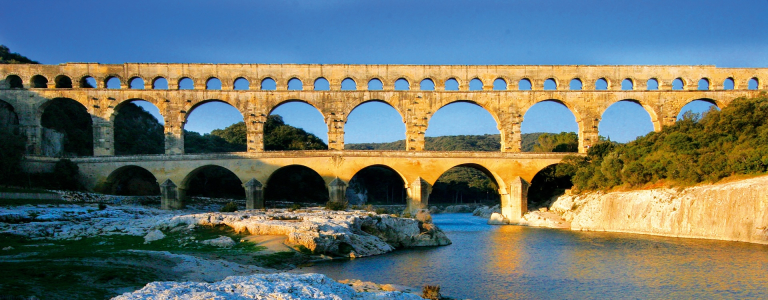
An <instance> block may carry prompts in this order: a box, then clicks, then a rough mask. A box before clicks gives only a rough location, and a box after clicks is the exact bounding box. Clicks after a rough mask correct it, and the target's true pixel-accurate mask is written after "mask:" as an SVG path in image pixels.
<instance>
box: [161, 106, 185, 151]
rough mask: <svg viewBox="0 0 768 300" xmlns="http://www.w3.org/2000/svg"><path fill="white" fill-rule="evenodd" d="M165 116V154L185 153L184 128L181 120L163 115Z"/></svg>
mask: <svg viewBox="0 0 768 300" xmlns="http://www.w3.org/2000/svg"><path fill="white" fill-rule="evenodd" d="M163 117H164V118H165V127H164V131H165V154H170V155H173V154H184V129H183V124H184V123H182V122H181V121H179V120H177V119H176V118H173V117H170V116H166V115H163Z"/></svg>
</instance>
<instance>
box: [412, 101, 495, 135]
mask: <svg viewBox="0 0 768 300" xmlns="http://www.w3.org/2000/svg"><path fill="white" fill-rule="evenodd" d="M453 103H470V104H474V105H477V106H479V107H481V108H482V109H484V110H485V111H487V112H488V113H489V114H490V115H491V117H493V121H494V122H496V128H497V129H498V128H501V120H500V119H499V115H498V114H497V111H496V110H495V109H493V107H490V106H489V105H488V103H484V102H480V101H474V100H468V99H452V100H448V101H446V102H443V103H440V104H439V107H437V109H435V110H434V113H433V114H431V115H430V116H429V119H428V120H427V130H429V122H430V120H432V117H433V116H434V115H435V114H436V113H437V112H438V111H440V109H442V108H443V107H446V106H448V105H451V104H453Z"/></svg>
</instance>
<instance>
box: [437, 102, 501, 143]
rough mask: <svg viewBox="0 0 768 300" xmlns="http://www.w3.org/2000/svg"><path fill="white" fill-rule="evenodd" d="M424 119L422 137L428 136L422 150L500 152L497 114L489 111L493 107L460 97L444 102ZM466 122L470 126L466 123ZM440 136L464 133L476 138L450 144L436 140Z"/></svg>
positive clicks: (448, 140)
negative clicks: (425, 124)
mask: <svg viewBox="0 0 768 300" xmlns="http://www.w3.org/2000/svg"><path fill="white" fill-rule="evenodd" d="M489 117H490V118H489ZM428 121H429V123H428V126H427V130H426V131H425V136H426V137H428V138H426V139H425V144H424V146H425V147H424V148H425V149H426V150H436V151H501V139H500V131H499V128H500V124H499V119H498V116H495V115H494V114H493V110H489V109H488V108H486V107H484V106H482V105H480V104H479V103H477V102H474V101H467V100H460V101H452V102H449V103H446V104H445V105H443V106H442V107H441V108H440V109H438V110H437V111H436V112H435V113H434V114H433V115H432V116H431V117H430V118H429V120H428ZM469 124H471V125H472V126H467V125H469ZM444 136H464V137H465V138H474V139H480V140H478V141H474V142H470V143H454V142H453V141H451V140H450V139H446V138H439V139H436V137H444ZM467 136H475V137H467ZM478 136H479V137H478ZM457 138H460V137H457Z"/></svg>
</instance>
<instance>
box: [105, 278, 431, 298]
mask: <svg viewBox="0 0 768 300" xmlns="http://www.w3.org/2000/svg"><path fill="white" fill-rule="evenodd" d="M112 299H116V300H137V299H156V300H161V299H265V300H268V299H274V300H277V299H280V300H294V299H295V300H300V299H350V300H356V299H360V300H362V299H371V300H373V299H395V300H398V299H404V300H408V299H414V300H415V299H422V298H421V297H419V296H416V295H414V294H408V293H402V292H396V291H381V292H356V291H355V290H354V289H353V288H352V287H350V286H348V285H345V284H342V283H339V282H336V281H334V280H333V279H330V278H328V277H327V276H325V275H322V274H288V273H278V274H263V275H250V276H231V277H227V278H226V279H224V280H222V281H218V282H214V283H206V282H173V281H170V282H152V283H149V284H147V285H146V286H145V287H144V288H142V289H140V290H137V291H134V292H132V293H125V294H123V295H120V296H117V297H115V298H112Z"/></svg>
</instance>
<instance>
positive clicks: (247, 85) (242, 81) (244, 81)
mask: <svg viewBox="0 0 768 300" xmlns="http://www.w3.org/2000/svg"><path fill="white" fill-rule="evenodd" d="M238 82H239V83H238ZM243 85H245V88H238V86H243ZM250 89H251V81H250V80H248V78H246V77H245V76H237V77H235V80H233V81H232V90H242V91H247V90H250Z"/></svg>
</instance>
